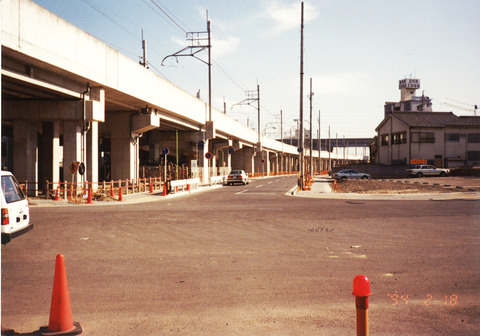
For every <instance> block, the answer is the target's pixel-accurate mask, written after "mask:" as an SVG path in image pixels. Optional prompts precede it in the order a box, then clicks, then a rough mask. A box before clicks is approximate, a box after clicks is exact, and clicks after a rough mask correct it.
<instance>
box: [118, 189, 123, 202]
mask: <svg viewBox="0 0 480 336" xmlns="http://www.w3.org/2000/svg"><path fill="white" fill-rule="evenodd" d="M118 200H119V201H123V190H122V187H120V188H118Z"/></svg>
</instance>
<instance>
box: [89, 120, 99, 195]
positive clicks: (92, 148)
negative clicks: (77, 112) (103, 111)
mask: <svg viewBox="0 0 480 336" xmlns="http://www.w3.org/2000/svg"><path fill="white" fill-rule="evenodd" d="M86 137H87V148H86V152H87V153H86V160H87V162H86V171H87V172H86V174H87V180H88V181H89V182H93V183H94V185H93V188H94V189H95V188H96V187H97V184H96V183H97V182H98V123H97V122H95V121H92V122H91V123H90V129H89V130H88V132H87V134H86Z"/></svg>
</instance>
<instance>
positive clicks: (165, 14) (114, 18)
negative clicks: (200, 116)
mask: <svg viewBox="0 0 480 336" xmlns="http://www.w3.org/2000/svg"><path fill="white" fill-rule="evenodd" d="M83 2H84V3H85V4H87V5H88V6H90V7H91V8H93V9H94V10H96V11H97V12H99V13H100V14H101V15H102V16H104V17H105V18H106V19H107V20H109V21H110V22H112V23H113V24H114V25H116V26H117V27H118V28H120V29H121V30H123V31H124V32H125V33H127V34H128V35H130V36H131V37H133V38H134V39H135V41H138V42H141V39H140V35H139V34H138V35H137V34H135V33H132V32H131V30H129V29H128V28H127V27H125V25H124V24H123V23H125V22H127V23H128V24H131V25H133V26H136V27H138V28H139V29H142V27H140V26H139V25H138V24H137V23H135V22H133V21H131V20H129V19H127V18H125V17H122V16H121V15H118V14H116V13H114V12H113V11H111V9H107V8H104V7H102V6H100V5H98V4H97V3H93V2H92V1H91V0H83ZM143 2H144V4H145V5H146V6H148V8H150V10H152V12H154V13H155V14H157V15H158V16H160V17H161V18H162V19H163V20H164V21H165V22H166V23H167V24H169V25H170V26H171V27H172V28H174V29H175V30H176V31H178V32H180V33H181V34H185V35H186V34H187V32H188V30H189V28H188V27H187V26H186V25H185V24H184V23H183V22H182V21H181V20H180V19H179V18H178V17H177V16H176V15H175V14H174V13H173V12H172V11H170V10H169V9H168V8H167V7H166V6H165V5H164V4H162V3H161V2H160V1H159V0H150V1H148V0H143ZM118 18H119V19H118ZM147 34H148V31H147ZM95 37H96V38H98V39H100V40H102V41H103V42H105V43H106V44H108V45H110V46H112V47H114V48H115V49H118V50H121V51H122V52H124V53H126V54H128V55H129V56H130V57H133V58H135V57H139V56H138V54H135V53H132V52H130V51H128V50H126V49H124V48H122V47H119V46H118V45H115V44H113V43H111V42H109V41H107V40H105V39H102V38H99V37H98V36H95ZM152 38H153V39H154V40H156V41H157V39H155V38H154V37H153V36H152ZM157 42H158V43H159V44H162V42H159V41H157ZM149 50H151V51H152V52H154V53H155V54H156V55H158V56H160V57H163V54H162V53H161V52H159V51H158V50H156V49H155V48H152V46H151V45H149ZM212 63H213V64H215V67H216V68H217V69H218V70H219V71H220V72H221V73H223V75H224V76H226V78H228V80H230V81H231V82H232V83H233V84H234V85H235V86H236V87H237V88H238V89H239V90H241V91H243V92H245V91H246V90H245V88H244V86H243V85H242V84H240V83H239V82H238V80H236V79H235V78H234V76H233V75H232V74H231V72H229V71H227V70H226V68H225V67H224V66H223V65H221V64H220V63H219V62H218V61H217V60H216V59H214V58H213V57H212ZM148 64H149V65H150V67H151V68H152V69H153V70H154V71H155V72H156V73H157V74H158V75H160V76H161V77H163V78H164V79H166V80H168V81H170V82H173V81H172V80H171V79H168V78H167V77H166V76H165V75H164V74H162V72H161V71H160V70H159V69H158V68H157V67H155V65H154V64H152V63H151V62H150V61H149V62H148ZM178 69H179V70H181V71H182V72H183V73H185V74H186V75H187V76H188V77H190V78H191V79H193V80H195V81H196V82H199V81H198V80H197V79H195V78H193V76H192V74H191V73H189V72H186V71H185V70H183V69H182V68H181V67H178ZM262 110H264V111H265V112H267V113H268V114H269V115H271V116H273V117H275V114H273V113H272V112H270V111H269V110H268V109H267V108H266V107H265V106H263V104H262Z"/></svg>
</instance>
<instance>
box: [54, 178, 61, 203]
mask: <svg viewBox="0 0 480 336" xmlns="http://www.w3.org/2000/svg"><path fill="white" fill-rule="evenodd" d="M53 200H54V201H60V182H59V183H58V186H57V191H56V192H55V198H54V199H53Z"/></svg>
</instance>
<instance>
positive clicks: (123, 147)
mask: <svg viewBox="0 0 480 336" xmlns="http://www.w3.org/2000/svg"><path fill="white" fill-rule="evenodd" d="M132 113H134V112H128V113H111V114H108V115H107V118H108V123H109V129H110V131H111V134H112V138H111V141H112V144H111V161H112V163H111V165H112V180H114V181H116V180H121V179H122V180H124V179H133V178H135V175H136V167H135V163H136V162H137V161H138V145H135V142H134V140H132V138H131V134H130V115H131V114H132ZM136 140H138V139H136Z"/></svg>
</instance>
